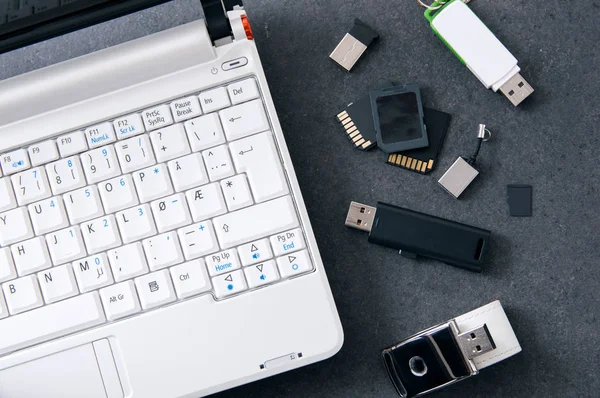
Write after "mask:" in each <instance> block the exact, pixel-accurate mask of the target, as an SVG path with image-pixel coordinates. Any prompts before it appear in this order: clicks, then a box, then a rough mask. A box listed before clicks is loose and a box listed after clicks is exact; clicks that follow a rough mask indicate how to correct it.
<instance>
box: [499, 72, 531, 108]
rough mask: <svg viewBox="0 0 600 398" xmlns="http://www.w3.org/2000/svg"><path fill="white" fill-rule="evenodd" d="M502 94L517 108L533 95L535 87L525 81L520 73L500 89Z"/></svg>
mask: <svg viewBox="0 0 600 398" xmlns="http://www.w3.org/2000/svg"><path fill="white" fill-rule="evenodd" d="M500 92H502V94H504V96H505V97H506V98H508V99H509V101H510V102H512V104H513V105H514V106H517V105H519V104H520V103H521V102H523V100H525V98H527V97H529V96H530V95H531V93H533V87H531V85H529V83H527V80H525V79H523V76H521V74H520V73H517V74H516V75H514V76H513V77H511V78H510V79H509V80H508V81H507V82H506V83H504V84H503V85H502V86H501V87H500Z"/></svg>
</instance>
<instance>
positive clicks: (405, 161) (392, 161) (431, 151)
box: [387, 108, 452, 174]
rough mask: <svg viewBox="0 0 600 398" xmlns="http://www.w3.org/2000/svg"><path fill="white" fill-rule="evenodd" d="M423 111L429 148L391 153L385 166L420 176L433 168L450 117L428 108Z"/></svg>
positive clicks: (447, 114) (440, 149)
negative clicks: (412, 172)
mask: <svg viewBox="0 0 600 398" xmlns="http://www.w3.org/2000/svg"><path fill="white" fill-rule="evenodd" d="M423 111H424V112H425V126H427V136H428V138H429V146H428V147H426V148H418V149H411V150H409V151H404V152H399V153H391V154H389V155H388V159H387V164H389V165H392V166H396V167H401V168H403V169H406V170H410V171H414V172H416V173H421V174H427V173H429V172H430V171H432V170H433V169H434V168H435V166H436V164H437V160H438V157H439V156H440V152H441V151H442V147H443V146H444V141H445V140H446V133H447V132H448V127H449V126H450V120H451V119H452V116H451V115H450V114H449V113H446V112H442V111H438V110H435V109H430V108H423Z"/></svg>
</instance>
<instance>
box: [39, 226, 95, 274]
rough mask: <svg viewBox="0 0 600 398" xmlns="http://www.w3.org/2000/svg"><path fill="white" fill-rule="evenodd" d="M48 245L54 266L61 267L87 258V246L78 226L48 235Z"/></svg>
mask: <svg viewBox="0 0 600 398" xmlns="http://www.w3.org/2000/svg"><path fill="white" fill-rule="evenodd" d="M46 243H47V244H48V250H49V251H50V257H51V258H52V262H53V263H54V265H61V264H64V263H66V262H69V261H73V260H75V259H77V258H81V257H83V256H85V254H86V252H85V246H84V244H83V239H81V230H80V229H79V227H78V226H74V227H70V228H66V229H62V230H60V231H57V232H54V233H51V234H48V235H46Z"/></svg>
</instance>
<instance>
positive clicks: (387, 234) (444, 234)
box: [369, 202, 492, 272]
mask: <svg viewBox="0 0 600 398" xmlns="http://www.w3.org/2000/svg"><path fill="white" fill-rule="evenodd" d="M491 234H492V233H491V232H490V231H488V230H485V229H481V228H477V227H473V226H470V225H467V224H461V223H458V222H455V221H450V220H446V219H444V218H439V217H435V216H431V215H428V214H425V213H419V212H416V211H413V210H409V209H405V208H402V207H397V206H392V205H388V204H385V203H381V202H380V203H378V204H377V211H376V213H375V218H374V220H373V224H372V225H371V231H370V233H369V242H371V243H375V244H378V245H383V246H387V247H390V248H394V249H397V250H400V251H401V254H402V255H403V256H406V257H409V258H414V257H415V256H423V257H428V258H432V259H435V260H439V261H442V262H444V263H446V264H449V265H453V266H455V267H459V268H463V269H467V270H469V271H475V272H481V270H482V266H483V264H484V258H485V253H486V252H487V250H488V247H489V245H490V241H491Z"/></svg>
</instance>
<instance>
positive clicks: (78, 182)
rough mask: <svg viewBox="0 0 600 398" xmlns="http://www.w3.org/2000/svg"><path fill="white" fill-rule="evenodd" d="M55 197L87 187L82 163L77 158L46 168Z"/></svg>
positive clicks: (51, 164)
mask: <svg viewBox="0 0 600 398" xmlns="http://www.w3.org/2000/svg"><path fill="white" fill-rule="evenodd" d="M46 172H47V173H48V178H49V180H50V186H51V187H52V192H54V195H60V194H61V193H65V192H67V191H71V190H73V189H77V188H81V187H83V186H84V185H85V178H84V177H83V170H82V169H81V162H80V160H79V158H78V157H77V156H72V157H70V158H66V159H61V160H59V161H57V162H54V163H50V164H49V165H47V166H46Z"/></svg>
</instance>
